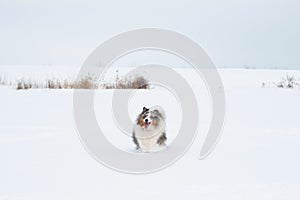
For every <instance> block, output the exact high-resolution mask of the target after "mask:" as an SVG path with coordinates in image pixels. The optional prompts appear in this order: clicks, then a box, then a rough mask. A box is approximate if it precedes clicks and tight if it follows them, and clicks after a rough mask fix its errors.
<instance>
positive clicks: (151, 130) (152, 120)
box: [132, 106, 167, 153]
mask: <svg viewBox="0 0 300 200" xmlns="http://www.w3.org/2000/svg"><path fill="white" fill-rule="evenodd" d="M165 119H166V117H165V112H164V110H163V109H162V108H161V107H160V106H154V107H152V108H146V107H143V111H142V112H141V113H140V114H139V115H138V117H137V119H136V124H134V127H133V134H132V139H133V142H134V144H135V145H136V149H137V150H141V151H142V152H145V153H149V152H156V151H159V150H162V149H163V148H164V147H165V146H166V143H165V142H166V140H167V136H166V132H165Z"/></svg>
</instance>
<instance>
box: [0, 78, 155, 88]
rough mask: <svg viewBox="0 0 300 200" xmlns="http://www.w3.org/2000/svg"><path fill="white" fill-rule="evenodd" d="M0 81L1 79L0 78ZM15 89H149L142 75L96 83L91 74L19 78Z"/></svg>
mask: <svg viewBox="0 0 300 200" xmlns="http://www.w3.org/2000/svg"><path fill="white" fill-rule="evenodd" d="M0 81H1V79H0ZM15 85H16V89H17V90H28V89H98V88H101V89H149V87H150V85H149V82H148V80H147V79H145V78H144V77H142V76H137V77H134V78H119V76H117V77H116V79H115V81H112V82H111V83H104V84H100V85H99V84H98V81H97V78H95V77H94V76H92V75H90V74H89V75H87V76H85V77H83V78H82V79H80V80H77V81H71V80H67V79H65V80H61V79H54V78H53V79H47V80H45V81H43V82H36V81H32V80H25V79H21V80H19V81H17V83H16V84H15Z"/></svg>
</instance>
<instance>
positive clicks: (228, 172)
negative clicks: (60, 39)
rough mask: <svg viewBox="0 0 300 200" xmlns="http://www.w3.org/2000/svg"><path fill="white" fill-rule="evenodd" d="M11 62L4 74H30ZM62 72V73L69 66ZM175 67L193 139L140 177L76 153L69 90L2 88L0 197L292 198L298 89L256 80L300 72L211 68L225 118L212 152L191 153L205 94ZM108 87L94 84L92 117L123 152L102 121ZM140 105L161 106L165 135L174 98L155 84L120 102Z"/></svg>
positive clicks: (171, 125) (298, 177)
mask: <svg viewBox="0 0 300 200" xmlns="http://www.w3.org/2000/svg"><path fill="white" fill-rule="evenodd" d="M17 69H18V67H15V68H14V69H8V68H6V69H2V70H3V71H1V72H3V73H5V74H6V75H7V76H10V77H16V76H21V77H22V76H23V75H24V74H26V70H27V73H28V74H29V75H30V74H31V73H32V72H33V70H28V69H22V70H24V72H23V73H22V72H21V71H22V70H17ZM65 70H66V71H65V73H66V74H69V75H70V76H73V74H71V73H75V72H74V71H72V72H71V73H70V72H69V71H68V70H67V69H65ZM177 70H178V71H179V72H180V73H182V74H183V76H185V77H188V78H189V79H188V81H189V82H190V84H191V86H192V87H193V88H194V90H195V92H198V93H197V94H199V95H197V98H198V103H199V110H200V120H199V136H198V138H197V139H196V141H195V142H194V144H193V145H192V147H191V148H190V150H189V151H188V152H187V154H186V155H185V156H183V157H182V158H181V159H180V160H179V161H178V162H176V163H175V164H173V165H172V166H171V167H169V168H167V169H164V170H162V171H160V172H157V173H153V174H147V175H128V174H122V173H119V172H116V171H113V170H111V169H108V168H106V167H104V166H102V165H101V164H99V163H98V162H97V161H95V160H94V159H93V158H92V157H91V156H90V155H89V154H88V153H87V152H86V151H85V149H84V148H83V146H82V145H81V143H80V139H79V137H78V135H77V133H76V130H75V125H74V120H73V114H72V113H73V112H72V90H28V91H17V90H14V89H12V88H11V87H4V86H2V87H1V88H0V94H1V98H0V158H1V165H0V200H2V199H3V200H6V199H7V200H8V199H12V200H19V199H20V200H21V199H22V200H23V199H30V200H32V199H36V200H40V199H51V200H52V199H64V200H65V199H70V200H74V199H95V200H96V199H139V200H141V199H143V200H148V199H149V200H150V199H151V200H152V199H157V200H159V199H164V200H165V199H195V200H196V199H197V200H198V199H208V200H210V199H222V200H224V199H228V200H234V199H237V200H240V199H262V200H267V199H270V200H271V199H272V200H277V199H282V200H292V199H300V173H299V169H300V160H299V158H300V117H299V114H300V106H299V102H300V90H299V89H278V88H273V87H271V88H262V87H261V84H262V82H270V83H272V82H273V81H279V80H280V79H281V77H283V76H286V75H287V74H289V75H294V76H295V77H297V78H300V71H283V70H242V69H226V70H225V69H222V70H220V74H221V76H222V79H223V81H224V88H225V92H226V123H225V126H224V130H223V135H222V138H221V140H220V141H219V143H218V145H217V147H216V148H215V150H214V151H213V153H212V154H210V155H209V156H208V157H207V158H206V159H204V160H198V155H199V152H200V149H201V145H202V143H203V138H204V136H205V133H206V131H207V128H208V126H209V122H210V116H211V110H210V101H209V96H208V94H207V91H206V90H205V87H204V84H203V82H201V80H199V78H197V76H196V75H195V74H194V73H193V70H191V69H177ZM36 73H37V72H36ZM34 74H35V73H34ZM35 76H37V77H38V76H39V75H38V74H37V75H35ZM49 76H52V75H51V74H50V75H49ZM55 77H57V76H55ZM112 92H113V91H112V90H99V91H97V94H96V97H95V98H96V101H95V102H96V103H95V110H96V116H97V119H98V122H99V124H100V125H101V126H102V128H103V130H104V132H106V133H107V137H108V138H109V139H110V140H111V141H112V143H113V144H114V145H116V146H117V147H119V148H121V149H123V150H130V149H132V148H133V146H132V143H131V141H130V138H128V137H126V136H125V135H124V134H122V133H120V131H118V129H117V127H115V125H114V123H113V119H111V107H110V106H109V105H110V101H111V95H112ZM157 96H159V97H160V98H157ZM154 97H155V98H154ZM97 102H99V103H97ZM145 104H146V105H152V104H160V105H162V106H163V107H164V108H165V110H166V113H167V117H168V121H167V123H168V126H167V130H168V133H169V136H170V138H171V139H172V138H174V137H175V136H176V130H178V128H179V127H178V124H180V120H181V118H180V106H179V105H178V102H177V101H176V98H175V97H173V96H172V95H171V93H170V92H168V91H166V90H164V89H163V88H156V89H152V90H149V91H139V92H137V93H136V94H135V95H134V96H133V97H132V100H131V101H130V103H129V112H130V116H131V117H132V118H134V117H135V116H136V115H137V114H138V112H139V111H140V109H141V106H142V105H145Z"/></svg>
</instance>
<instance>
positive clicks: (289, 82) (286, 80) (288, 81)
mask: <svg viewBox="0 0 300 200" xmlns="http://www.w3.org/2000/svg"><path fill="white" fill-rule="evenodd" d="M274 84H275V86H276V87H278V88H295V87H296V86H299V85H300V84H299V83H298V82H297V80H296V78H295V77H293V76H289V75H286V77H283V78H282V80H281V81H279V82H277V83H274Z"/></svg>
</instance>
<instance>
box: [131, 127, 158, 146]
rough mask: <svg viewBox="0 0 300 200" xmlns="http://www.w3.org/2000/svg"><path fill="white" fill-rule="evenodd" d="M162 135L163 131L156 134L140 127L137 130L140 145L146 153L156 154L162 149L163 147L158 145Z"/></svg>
mask: <svg viewBox="0 0 300 200" xmlns="http://www.w3.org/2000/svg"><path fill="white" fill-rule="evenodd" d="M161 133H162V132H161V131H160V132H155V131H154V130H147V129H143V128H140V127H136V129H135V134H136V138H137V140H138V144H139V146H140V148H141V149H142V150H143V151H144V152H154V151H158V150H160V149H161V148H162V147H161V145H159V144H158V140H159V138H160V137H161Z"/></svg>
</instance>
